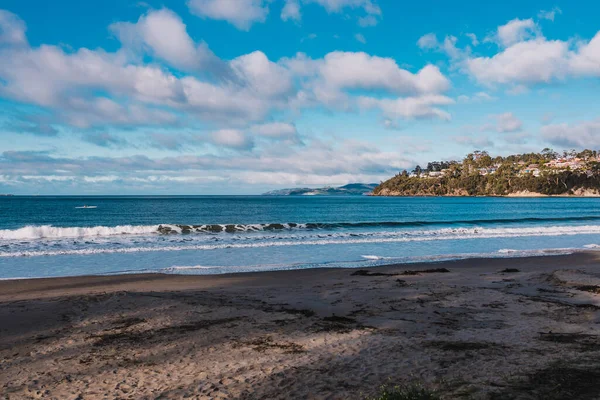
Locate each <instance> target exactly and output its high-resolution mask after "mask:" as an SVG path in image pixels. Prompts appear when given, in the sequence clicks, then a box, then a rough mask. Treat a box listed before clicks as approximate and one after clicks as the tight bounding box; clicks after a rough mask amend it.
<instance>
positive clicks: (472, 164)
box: [373, 149, 600, 196]
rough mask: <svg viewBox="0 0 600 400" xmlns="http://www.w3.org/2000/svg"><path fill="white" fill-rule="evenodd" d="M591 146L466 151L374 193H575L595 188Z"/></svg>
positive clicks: (599, 169)
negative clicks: (502, 154) (458, 157)
mask: <svg viewBox="0 0 600 400" xmlns="http://www.w3.org/2000/svg"><path fill="white" fill-rule="evenodd" d="M598 161H599V159H598V153H597V152H596V151H592V150H584V151H582V152H576V151H570V152H564V153H563V154H562V155H561V154H558V153H556V152H554V151H553V150H552V149H544V150H543V151H542V152H541V153H528V154H517V155H511V156H507V157H495V158H492V157H491V156H490V155H489V154H488V153H487V152H485V151H476V152H473V153H471V154H468V155H467V156H466V157H465V158H464V159H463V160H462V162H458V161H445V162H431V163H429V164H428V165H427V168H425V169H423V168H421V167H420V166H417V167H416V168H415V169H414V170H413V171H411V172H408V171H402V172H401V173H399V174H397V175H396V176H394V177H393V178H391V179H389V180H387V181H385V182H382V183H381V184H380V185H379V186H377V187H376V188H375V190H374V191H373V194H374V195H384V196H385V195H387V196H453V195H456V196H506V195H509V194H514V193H522V192H529V193H539V194H542V195H573V194H579V193H580V192H581V191H586V190H587V191H592V192H598V191H599V189H600V163H599V162H598Z"/></svg>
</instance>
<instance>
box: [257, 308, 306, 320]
mask: <svg viewBox="0 0 600 400" xmlns="http://www.w3.org/2000/svg"><path fill="white" fill-rule="evenodd" d="M261 310H262V311H264V312H268V313H278V312H280V313H286V314H292V315H301V316H303V317H307V318H308V317H312V316H314V315H315V312H314V311H313V310H309V309H307V308H289V307H274V306H273V305H268V306H266V307H261Z"/></svg>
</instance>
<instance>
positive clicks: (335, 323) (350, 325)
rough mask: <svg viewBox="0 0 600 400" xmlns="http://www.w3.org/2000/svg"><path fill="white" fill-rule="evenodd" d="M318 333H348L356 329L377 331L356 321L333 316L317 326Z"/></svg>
mask: <svg viewBox="0 0 600 400" xmlns="http://www.w3.org/2000/svg"><path fill="white" fill-rule="evenodd" d="M315 328H316V331H317V332H337V333H348V332H352V331H353V330H356V329H375V328H373V327H370V326H366V325H363V324H361V323H359V322H358V321H357V320H356V319H354V318H350V317H342V316H338V315H332V316H330V317H325V318H323V319H322V320H321V321H319V322H317V323H316V324H315Z"/></svg>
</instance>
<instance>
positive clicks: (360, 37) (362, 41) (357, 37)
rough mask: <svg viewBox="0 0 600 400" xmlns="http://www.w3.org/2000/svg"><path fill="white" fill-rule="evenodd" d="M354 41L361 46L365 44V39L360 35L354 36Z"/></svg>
mask: <svg viewBox="0 0 600 400" xmlns="http://www.w3.org/2000/svg"><path fill="white" fill-rule="evenodd" d="M354 39H356V41H357V42H360V43H362V44H366V43H367V39H366V38H365V36H364V35H363V34H362V33H357V34H355V35H354Z"/></svg>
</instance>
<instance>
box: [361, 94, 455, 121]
mask: <svg viewBox="0 0 600 400" xmlns="http://www.w3.org/2000/svg"><path fill="white" fill-rule="evenodd" d="M450 104H454V100H452V99H451V98H449V97H446V96H441V95H423V96H419V97H407V98H398V99H378V98H373V97H361V98H360V99H359V105H360V106H361V107H362V108H365V109H370V108H379V109H381V110H382V112H383V114H384V115H385V116H386V117H388V118H392V119H398V118H403V119H412V118H439V119H442V120H446V121H449V120H450V119H451V117H450V114H449V113H448V112H446V111H444V110H443V109H441V108H439V106H446V105H450Z"/></svg>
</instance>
